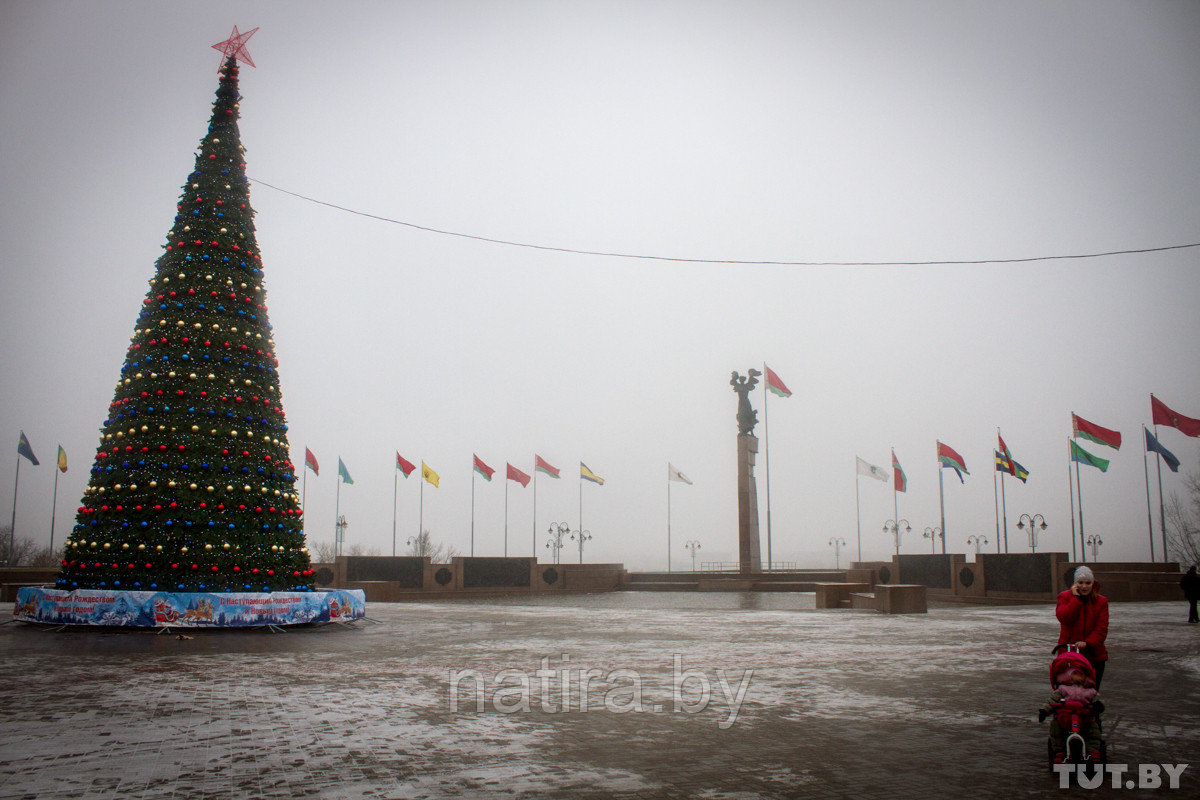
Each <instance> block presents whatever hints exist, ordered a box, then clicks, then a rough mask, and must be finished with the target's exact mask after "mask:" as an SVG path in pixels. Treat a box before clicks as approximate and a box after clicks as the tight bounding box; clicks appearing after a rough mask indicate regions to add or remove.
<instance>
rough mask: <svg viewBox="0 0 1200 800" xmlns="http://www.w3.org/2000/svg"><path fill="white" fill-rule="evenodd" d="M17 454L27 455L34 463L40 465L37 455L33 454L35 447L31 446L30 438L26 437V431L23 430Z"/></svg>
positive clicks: (18, 441)
mask: <svg viewBox="0 0 1200 800" xmlns="http://www.w3.org/2000/svg"><path fill="white" fill-rule="evenodd" d="M17 455H19V456H25V457H26V458H28V459H29V460H30V461H32V462H33V465H34V466H35V467H36V466H37V465H38V460H37V456H35V455H34V454H33V448H32V447H30V446H29V440H28V439H26V438H25V431H21V438H20V439H18V440H17Z"/></svg>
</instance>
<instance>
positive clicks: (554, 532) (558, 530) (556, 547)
mask: <svg viewBox="0 0 1200 800" xmlns="http://www.w3.org/2000/svg"><path fill="white" fill-rule="evenodd" d="M570 532H571V526H570V525H568V524H567V523H565V522H551V523H550V529H549V533H550V539H549V540H548V541H547V542H546V547H549V548H550V552H551V555H553V557H554V563H555V564H557V563H558V554H559V551H560V550H562V549H563V547H564V545H563V537H564V536H566V535H567V534H568V533H570Z"/></svg>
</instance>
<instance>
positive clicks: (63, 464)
mask: <svg viewBox="0 0 1200 800" xmlns="http://www.w3.org/2000/svg"><path fill="white" fill-rule="evenodd" d="M58 468H59V470H60V471H62V472H66V471H67V451H66V450H63V449H62V445H61V444H60V445H59V446H58Z"/></svg>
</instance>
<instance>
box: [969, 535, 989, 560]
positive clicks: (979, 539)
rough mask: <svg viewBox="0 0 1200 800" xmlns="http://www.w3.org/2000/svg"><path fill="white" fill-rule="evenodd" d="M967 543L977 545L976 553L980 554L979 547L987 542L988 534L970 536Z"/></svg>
mask: <svg viewBox="0 0 1200 800" xmlns="http://www.w3.org/2000/svg"><path fill="white" fill-rule="evenodd" d="M967 544H968V545H972V544H973V545H975V555H979V548H980V547H981V546H982V545H985V544H987V537H986V536H968V537H967ZM976 560H978V559H976Z"/></svg>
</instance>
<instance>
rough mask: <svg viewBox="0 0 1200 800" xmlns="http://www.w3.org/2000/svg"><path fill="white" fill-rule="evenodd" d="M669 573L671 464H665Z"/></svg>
mask: <svg viewBox="0 0 1200 800" xmlns="http://www.w3.org/2000/svg"><path fill="white" fill-rule="evenodd" d="M670 571H671V463H670V462H667V572H670Z"/></svg>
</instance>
